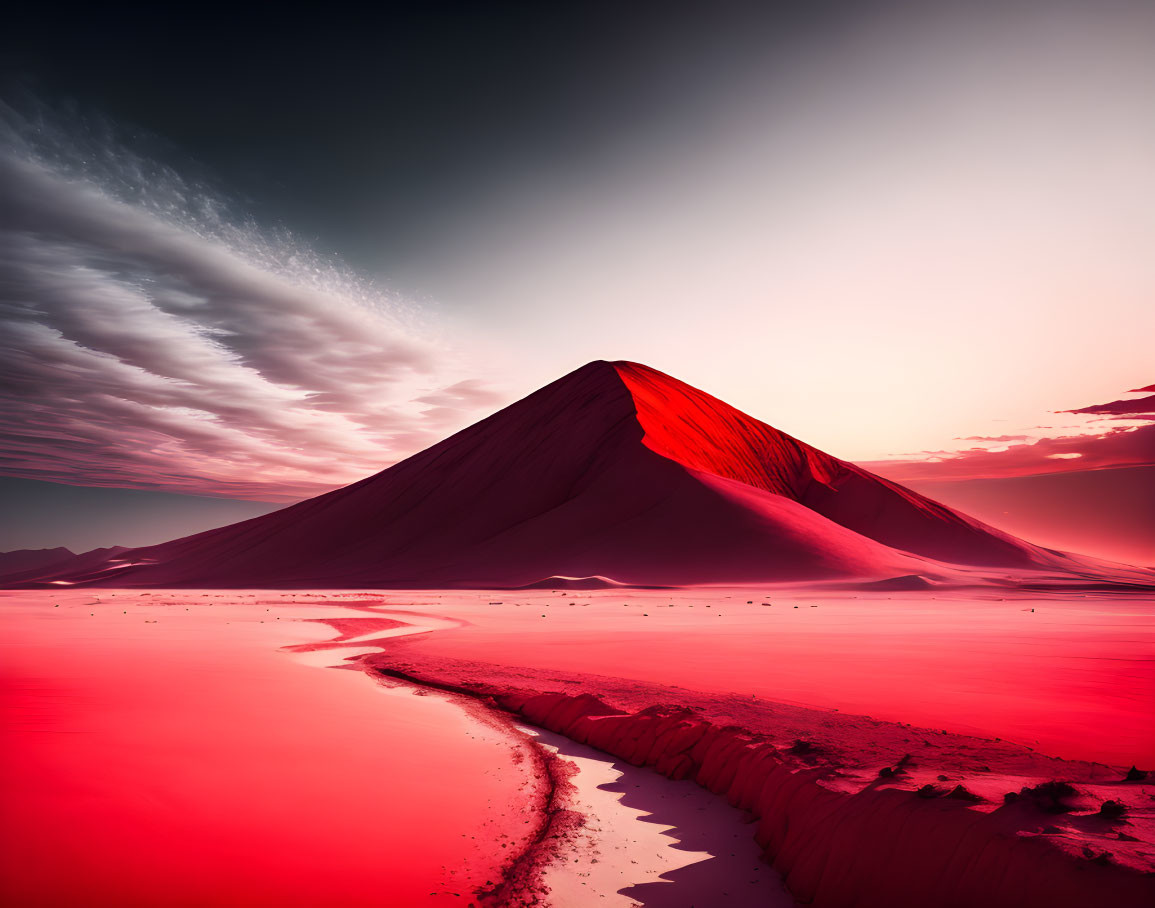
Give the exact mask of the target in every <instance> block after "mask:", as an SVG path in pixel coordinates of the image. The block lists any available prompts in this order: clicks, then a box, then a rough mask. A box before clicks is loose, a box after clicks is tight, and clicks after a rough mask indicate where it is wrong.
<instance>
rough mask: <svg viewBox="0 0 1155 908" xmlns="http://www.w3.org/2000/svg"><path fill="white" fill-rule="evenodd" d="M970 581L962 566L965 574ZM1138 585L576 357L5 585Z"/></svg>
mask: <svg viewBox="0 0 1155 908" xmlns="http://www.w3.org/2000/svg"><path fill="white" fill-rule="evenodd" d="M976 566H977V567H978V568H980V570H978V571H975V570H974V568H975V567H976ZM904 575H921V576H923V577H927V578H931V579H933V580H935V581H941V582H953V583H976V582H978V583H982V582H1007V581H1010V582H1019V581H1023V580H1026V581H1031V580H1034V581H1036V582H1067V583H1070V582H1087V581H1094V582H1124V583H1141V584H1147V583H1155V573H1153V572H1150V571H1145V570H1141V569H1129V568H1126V567H1123V566H1121V565H1111V564H1108V563H1105V562H1096V561H1093V560H1092V559H1085V558H1081V557H1078V556H1069V555H1065V554H1063V553H1059V552H1055V551H1051V550H1048V549H1043V548H1040V547H1038V546H1034V545H1031V544H1029V543H1026V542H1023V541H1022V540H1020V539H1016V538H1015V537H1013V536H1010V535H1008V534H1006V533H1003V532H1001V531H999V530H997V529H995V528H993V527H990V526H987V525H985V524H983V523H980V522H979V521H977V520H973V519H971V518H969V517H967V516H965V515H963V514H960V513H959V512H957V511H953V510H951V509H950V508H948V507H946V506H944V505H941V504H939V503H937V502H934V501H932V500H930V499H929V498H925V497H923V496H921V495H919V494H917V493H915V492H912V491H911V490H909V489H906V488H903V487H902V486H900V485H897V484H895V483H892V482H889V481H887V480H885V479H882V478H880V477H878V476H875V475H873V474H871V473H869V472H867V471H865V470H863V469H861V468H859V467H856V466H854V465H852V464H849V463H846V462H845V461H841V460H838V459H837V458H834V457H831V456H830V455H828V454H825V453H823V452H821V451H819V450H817V449H815V448H812V447H810V446H809V445H806V444H804V443H802V442H800V441H797V440H796V439H794V438H791V437H790V436H789V435H786V434H785V433H783V432H779V431H778V430H777V429H774V428H772V427H770V426H768V425H766V424H765V423H762V422H759V421H758V420H756V419H754V418H752V417H750V416H747V415H746V414H744V413H741V412H740V411H738V410H735V409H734V408H733V407H730V406H728V405H727V404H724V403H722V402H721V401H719V400H716V399H715V398H713V397H710V396H709V395H707V394H704V393H702V392H701V391H698V390H696V389H694V388H691V387H689V386H688V385H685V384H683V383H682V382H679V381H677V380H676V379H673V378H671V377H669V376H667V375H664V374H662V373H661V372H657V371H656V370H653V369H650V368H647V367H645V366H640V365H636V364H633V363H625V362H620V363H607V362H601V361H598V362H593V363H590V364H588V365H586V366H583V367H582V368H580V369H578V370H576V371H575V372H573V373H571V374H569V375H567V376H565V377H563V378H561V379H559V380H558V381H555V382H553V383H552V384H550V385H547V386H546V387H544V388H542V389H540V390H539V391H537V392H535V393H533V394H531V395H530V396H529V397H527V398H525V399H524V400H521V401H519V402H517V403H515V404H513V405H511V406H509V407H507V408H505V409H504V410H502V411H500V412H498V413H496V414H494V415H493V416H490V417H489V418H487V419H484V420H482V421H481V422H479V423H477V424H475V425H473V426H471V427H469V428H467V429H465V430H463V431H461V432H459V433H457V434H456V435H454V436H452V437H450V438H448V439H446V440H445V441H443V442H441V443H439V444H437V445H434V446H433V447H431V448H429V449H427V450H425V451H423V452H421V453H419V454H416V455H414V456H413V457H410V458H409V459H408V460H405V461H403V462H402V463H399V464H397V465H395V466H393V467H391V468H389V469H387V470H384V471H382V472H381V473H378V474H377V475H375V476H371V477H369V478H368V479H364V480H362V481H361V482H358V483H354V484H353V485H351V486H348V487H346V488H343V489H338V490H336V491H334V492H330V493H328V494H325V495H321V496H319V497H317V498H314V499H311V500H309V501H305V502H302V503H300V504H297V505H293V506H292V507H288V508H285V509H283V510H281V511H277V512H275V513H273V514H268V515H265V516H262V517H257V518H254V519H252V520H247V521H244V522H242V523H238V524H234V525H232V526H228V527H224V528H221V529H218V530H212V531H209V532H206V533H200V534H198V535H195V536H189V537H187V538H185V539H179V540H176V541H173V542H168V543H164V544H162V545H156V546H149V547H146V548H139V549H133V550H129V551H127V552H123V553H121V554H120V555H118V556H116V557H114V558H111V559H109V560H108V561H107V562H105V563H104V564H102V565H100V566H98V567H97V568H95V569H93V568H92V567H90V566H85V567H84V568H80V567H79V566H77V567H75V568H73V569H64V570H62V569H59V568H54V569H52V570H49V571H46V572H29V573H25V574H21V575H17V576H15V577H8V578H6V585H8V586H22V585H23V586H39V585H44V584H45V583H56V584H61V583H68V584H84V585H92V586H115V587H159V586H165V587H190V586H197V587H226V588H240V587H255V586H261V587H317V586H330V587H332V586H344V587H371V586H376V587H409V588H415V587H453V586H457V587H482V588H484V587H520V586H525V585H528V584H534V583H538V582H540V581H542V580H543V579H545V578H548V577H553V576H563V577H576V578H583V577H595V576H600V577H603V578H607V579H608V580H610V581H612V582H616V583H624V584H631V585H678V586H688V585H696V584H711V583H724V582H730V583H732V582H751V581H757V582H776V581H777V582H799V581H815V580H842V581H845V580H852V581H863V580H865V581H877V580H882V579H886V578H890V577H895V576H904Z"/></svg>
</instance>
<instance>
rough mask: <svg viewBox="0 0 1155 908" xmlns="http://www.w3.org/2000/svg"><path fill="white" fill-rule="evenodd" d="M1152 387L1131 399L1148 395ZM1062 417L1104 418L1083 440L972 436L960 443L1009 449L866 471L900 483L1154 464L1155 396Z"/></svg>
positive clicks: (928, 457) (936, 454)
mask: <svg viewBox="0 0 1155 908" xmlns="http://www.w3.org/2000/svg"><path fill="white" fill-rule="evenodd" d="M1151 387H1152V386H1148V387H1146V388H1140V389H1137V391H1133V392H1131V393H1140V392H1145V391H1149V390H1151ZM1060 412H1063V413H1077V414H1082V415H1087V416H1097V417H1100V418H1099V419H1096V420H1093V424H1092V425H1091V426H1088V428H1087V431H1085V432H1083V433H1081V434H1072V435H1060V436H1054V437H1047V438H1039V439H1036V440H1031V439H1030V438H1029V437H1028V436H1025V435H1003V436H994V437H990V436H970V437H968V438H965V439H960V440H962V441H979V442H983V441H985V442H1004V444H1001V445H1000V446H999V447H997V448H990V447H978V446H976V447H972V448H967V449H965V450H960V451H949V452H948V451H927V452H924V453H923V456H922V457H920V458H918V459H898V460H882V461H874V462H872V463H867V464H864V466H866V467H867V468H868V469H871V470H874V471H875V472H877V473H880V474H882V475H883V476H886V477H888V478H890V479H893V480H896V481H898V482H908V481H913V480H965V479H1000V478H1006V477H1014V476H1035V475H1042V474H1048V473H1062V472H1069V471H1072V470H1102V469H1110V468H1113V467H1130V466H1146V465H1149V464H1155V396H1148V397H1142V398H1130V399H1128V398H1122V399H1120V400H1114V401H1111V402H1109V403H1104V404H1093V405H1091V406H1087V407H1080V408H1079V409H1076V410H1063V411H1060ZM1107 420H1120V421H1124V422H1125V423H1129V424H1124V425H1119V424H1115V425H1111V424H1108V425H1107V427H1106V428H1104V427H1103V426H1102V424H1103V423H1104V422H1106V421H1107ZM1040 428H1041V427H1040ZM1005 442H1012V443H1010V444H1006V443H1005ZM1013 442H1021V443H1013Z"/></svg>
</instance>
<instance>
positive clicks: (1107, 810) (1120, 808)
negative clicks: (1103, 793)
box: [1099, 801, 1127, 820]
mask: <svg viewBox="0 0 1155 908" xmlns="http://www.w3.org/2000/svg"><path fill="white" fill-rule="evenodd" d="M1126 813H1127V805H1126V804H1120V803H1119V802H1118V801H1104V802H1103V803H1102V804H1101V805H1100V806H1099V816H1101V817H1106V818H1107V819H1109V820H1117V819H1119V818H1120V817H1122V816H1124V815H1125V814H1126Z"/></svg>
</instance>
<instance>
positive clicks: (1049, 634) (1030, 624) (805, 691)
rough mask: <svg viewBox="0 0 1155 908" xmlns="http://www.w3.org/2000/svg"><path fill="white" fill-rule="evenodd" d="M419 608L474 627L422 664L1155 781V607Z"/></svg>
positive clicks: (790, 601) (700, 594)
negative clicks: (635, 684)
mask: <svg viewBox="0 0 1155 908" xmlns="http://www.w3.org/2000/svg"><path fill="white" fill-rule="evenodd" d="M415 597H420V598H415V599H414V600H405V599H397V598H396V597H395V596H393V595H390V596H389V597H388V600H389V601H390V602H407V601H415V602H422V603H426V608H428V609H429V610H431V611H432V612H434V613H436V614H441V615H450V616H453V617H455V618H458V619H461V620H463V621H467V622H469V625H470V626H468V627H463V628H460V629H454V630H445V631H440V632H438V633H436V634H432V635H428V636H425V637H421V638H413V639H411V640H407V641H405V642H400V641H399V642H398V644H397V652H404V654H405V657H406V658H410V657H412V658H420V659H421V660H422V661H425V662H430V663H434V662H436V661H437V660H442V659H445V660H481V661H484V662H485V663H489V664H494V665H501V666H510V667H518V668H525V669H531V670H534V671H539V672H546V673H548V672H552V673H554V674H570V673H573V674H593V675H605V676H612V677H614V678H618V679H624V680H634V681H641V682H647V683H649V684H653V685H661V686H664V687H678V688H683V689H689V690H696V691H707V692H716V693H726V694H734V695H738V696H741V697H745V698H747V699H748V698H750V697H751V696H757V697H759V698H764V699H765V700H767V701H776V702H785V703H791V704H796V705H805V706H813V707H821V708H826V709H839V710H841V711H843V712H849V713H857V714H860V715H869V716H872V717H874V718H876V719H883V720H888V721H894V722H908V723H912V724H915V725H920V726H924V727H927V728H933V729H948V730H950V731H954V732H961V733H965V734H975V735H981V736H984V737H988V738H996V737H999V738H1003V739H1006V740H1010V741H1016V742H1019V743H1022V744H1025V745H1029V746H1032V747H1035V748H1036V749H1038V750H1041V751H1043V752H1044V753H1047V754H1050V755H1053V756H1060V757H1066V758H1068V759H1079V760H1097V761H1100V762H1104V763H1109V764H1114V765H1126V766H1130V765H1131V764H1133V763H1136V764H1139V765H1141V766H1151V767H1155V601H1152V600H1150V599H1138V598H1136V599H1110V598H1093V597H1090V598H1087V597H1082V596H1074V597H1070V598H1067V599H1062V598H1055V597H1051V598H1037V597H1032V596H1028V595H1023V594H1020V595H1018V596H1010V595H1007V596H1004V597H1003V598H1001V599H996V598H993V597H990V598H986V599H976V598H962V597H961V596H950V595H945V594H943V595H940V596H937V597H935V598H932V597H931V596H930V595H928V594H926V593H892V594H888V595H886V596H880V595H877V594H875V595H866V594H860V593H859V594H852V593H845V594H842V595H834V594H829V593H824V594H816V593H798V592H793V593H784V592H782V591H775V592H774V593H772V594H770V595H767V594H766V591H764V590H763V591H757V590H751V589H740V590H729V589H727V590H695V591H666V590H606V591H581V592H574V591H570V592H568V593H566V595H564V596H562V595H561V594H560V593H550V592H548V591H542V592H537V591H534V592H528V591H521V592H517V593H512V594H511V593H504V594H501V595H500V597H498V598H501V599H502V605H500V606H495V605H487V604H485V603H486V602H487V599H486V598H485V596H484V595H469V594H439V593H423V594H422V593H419V594H415ZM747 600H753V604H752V605H749V604H747ZM764 602H770V603H772V605H770V606H764V605H762V603H764ZM671 606H672V607H671ZM795 606H797V608H795ZM1031 609H1034V611H1031Z"/></svg>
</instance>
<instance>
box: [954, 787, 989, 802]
mask: <svg viewBox="0 0 1155 908" xmlns="http://www.w3.org/2000/svg"><path fill="white" fill-rule="evenodd" d="M947 797H948V798H951V799H952V800H955V801H970V802H971V803H972V804H977V803H978V802H979V801H981V800H982V798H981V797H979V796H978V795H977V794H975V793H974V792H973V791H971V790H970V789H969V788H966V787H964V786H962V785H956V786H955V787H954V788H952V789H951V790H950V794H948V795H947Z"/></svg>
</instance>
